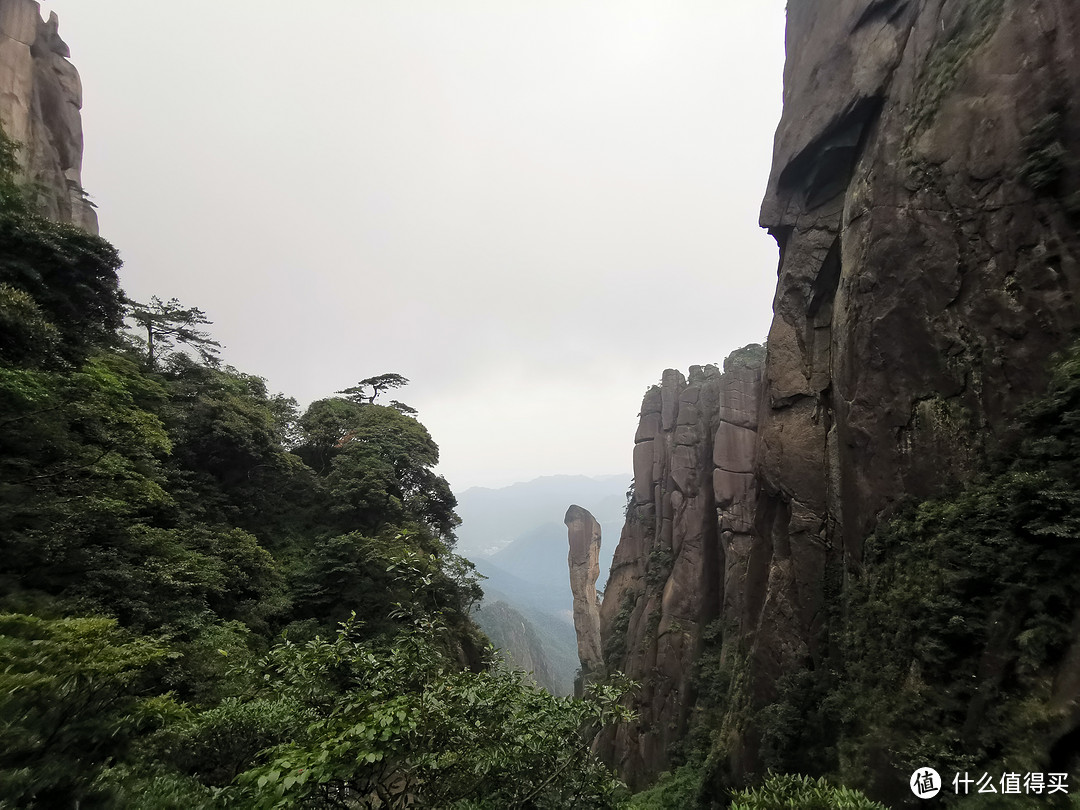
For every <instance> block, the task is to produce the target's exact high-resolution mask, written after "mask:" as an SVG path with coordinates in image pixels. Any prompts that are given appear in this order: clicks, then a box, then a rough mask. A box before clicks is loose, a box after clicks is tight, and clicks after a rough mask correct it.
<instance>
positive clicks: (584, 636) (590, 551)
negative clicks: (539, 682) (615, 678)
mask: <svg viewBox="0 0 1080 810" xmlns="http://www.w3.org/2000/svg"><path fill="white" fill-rule="evenodd" d="M563 523H565V524H566V532H567V539H568V540H569V542H570V553H569V554H568V555H567V563H568V564H569V566H570V590H571V591H573V594H574V630H575V631H577V642H578V659H579V660H580V661H581V677H580V678H579V679H578V681H577V683H575V685H574V691H575V692H576V693H577V695H578V697H581V693H582V690H583V688H584V685H585V683H587V682H588V681H590V680H594V679H596V678H602V677H604V660H603V655H602V654H601V648H600V599H599V597H598V596H597V594H596V578H597V577H598V576H599V575H600V524H599V523H597V522H596V518H594V517H593V516H592V513H591V512H590V511H589V510H588V509H583V508H581V507H580V506H576V505H572V506H571V507H570V508H569V509H567V510H566V517H565V518H564V519H563Z"/></svg>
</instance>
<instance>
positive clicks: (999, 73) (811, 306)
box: [714, 0, 1080, 776]
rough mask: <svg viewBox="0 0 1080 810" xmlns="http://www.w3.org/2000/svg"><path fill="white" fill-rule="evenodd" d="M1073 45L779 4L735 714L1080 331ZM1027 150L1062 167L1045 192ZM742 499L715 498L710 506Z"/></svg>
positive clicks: (1021, 9)
mask: <svg viewBox="0 0 1080 810" xmlns="http://www.w3.org/2000/svg"><path fill="white" fill-rule="evenodd" d="M1078 26H1080V8H1078V7H1077V6H1076V5H1075V4H1072V3H1068V2H1065V0H1033V2H1031V3H1025V4H1019V3H1009V2H1001V3H975V2H963V1H962V2H945V0H929V2H925V3H913V2H904V0H901V1H900V2H877V0H801V2H797V3H796V2H792V3H789V4H788V31H787V63H786V66H785V72H784V76H785V78H784V85H785V88H784V100H785V104H784V113H783V117H782V120H781V122H780V125H779V128H778V131H777V134H776V138H775V144H774V150H775V151H774V162H773V169H772V175H771V178H770V181H769V189H768V193H767V195H766V197H765V200H764V203H763V205H762V212H761V221H762V224H763V225H764V226H765V227H767V228H768V229H769V230H770V232H771V233H772V234H773V235H774V236H775V238H776V240H777V242H778V244H779V246H780V253H781V262H780V268H779V278H778V283H777V290H776V296H775V299H774V312H775V317H774V320H773V325H772V328H771V330H770V334H769V354H768V361H767V365H766V370H765V390H766V394H765V407H764V409H763V410H762V412H761V422H760V425H759V447H758V454H757V462H756V463H757V467H756V473H757V483H758V486H759V488H760V492H759V494H758V496H757V501H756V504H755V509H754V527H755V528H754V536H753V541H752V544H751V545H750V547H749V548H746V546H745V543H744V542H743V541H741V540H740V539H739V538H738V536H737V535H736V534H735V533H732V534H731V535H727V534H724V535H723V538H724V543H725V551H726V554H727V557H728V559H729V561H730V559H731V558H732V557H733V556H740V557H741V558H742V561H743V562H742V563H740V564H745V565H746V566H747V567H746V569H745V575H744V576H745V582H744V585H743V586H742V587H743V588H744V589H745V596H746V598H745V599H743V600H741V602H740V600H738V599H732V598H726V599H725V608H724V609H725V612H728V611H731V613H730V615H731V617H732V618H738V617H739V616H741V617H742V618H741V619H740V620H739V621H740V624H738V625H737V626H739V627H740V629H739V632H737V633H736V634H735V635H734V636H733V638H732V643H738V644H741V645H743V646H744V647H745V646H749V647H750V649H751V655H750V659H749V661H748V663H747V667H748V680H747V684H748V693H749V694H748V698H749V703H748V705H749V706H750V708H751V710H754V709H758V708H761V707H763V706H764V705H766V704H767V703H768V702H769V701H770V700H771V699H772V698H773V697H774V696H775V694H776V682H777V679H778V677H779V675H780V673H781V672H784V671H790V670H791V669H792V668H794V667H799V666H803V665H804V664H805V662H806V661H808V660H809V661H812V662H814V665H815V666H816V665H819V664H821V663H822V661H821V659H822V657H823V656H825V655H826V654H827V650H824V649H819V647H818V639H822V638H826V637H828V634H827V633H823V632H821V630H822V628H821V627H820V626H819V625H820V622H822V621H823V620H824V619H823V617H825V616H827V615H829V613H830V611H829V610H827V609H826V608H827V605H826V600H827V599H828V598H830V597H829V596H828V594H829V591H828V588H827V587H826V582H825V580H826V576H827V572H828V571H829V570H833V571H842V570H843V569H844V567H854V566H857V565H858V564H859V562H860V557H861V553H862V544H863V541H864V539H865V538H866V537H867V535H868V534H869V532H870V531H871V529H872V527H873V526H874V525H875V523H876V521H877V520H878V517H879V515H881V514H882V513H883V512H884V511H885V510H886V509H888V508H889V506H890V504H892V503H893V502H894V501H895V499H896V498H898V497H899V496H901V495H914V496H917V497H918V496H926V495H930V494H933V493H935V492H937V491H938V490H940V489H941V488H943V487H948V486H951V485H953V484H955V483H956V482H958V481H963V480H965V479H967V478H969V477H970V476H971V475H972V474H973V472H974V465H975V459H977V458H978V457H979V456H980V454H981V453H982V451H983V450H985V449H989V447H990V443H992V442H993V441H994V440H995V437H996V436H997V435H999V434H1000V433H1001V431H1002V429H1003V427H1004V426H1005V424H1006V422H1007V419H1008V418H1009V415H1010V414H1012V413H1013V412H1015V410H1016V408H1017V407H1018V406H1019V405H1020V404H1021V403H1022V402H1023V401H1024V400H1025V399H1026V398H1028V397H1029V396H1031V394H1032V393H1033V392H1034V391H1037V390H1039V389H1040V387H1041V386H1042V384H1043V381H1044V378H1045V359H1046V358H1047V357H1048V356H1049V355H1050V354H1052V353H1053V352H1054V351H1055V350H1056V349H1058V348H1060V347H1061V346H1062V345H1063V344H1064V343H1065V341H1066V340H1068V339H1069V336H1070V335H1071V334H1074V333H1075V330H1076V329H1077V328H1078V327H1080V308H1078V307H1077V304H1076V300H1077V296H1078V294H1080V237H1078V232H1077V227H1076V224H1077V220H1076V217H1077V202H1076V201H1077V199H1080V196H1078V195H1080V161H1078V160H1077V159H1076V155H1077V152H1078V151H1080V145H1078V143H1077V140H1078V137H1080V136H1078V135H1077V133H1080V107H1078V106H1077V105H1076V104H1075V103H1073V100H1074V99H1075V98H1076V97H1077V95H1078V91H1080V49H1078V43H1077V41H1076V38H1075V37H1074V36H1073V35H1072V33H1071V32H1073V31H1075V30H1078ZM1047 122H1049V124H1050V125H1052V126H1051V129H1050V131H1049V134H1048V135H1047V136H1046V138H1047V139H1048V140H1047V141H1046V143H1043V144H1041V146H1040V145H1038V144H1034V143H1033V142H1031V140H1030V136H1031V133H1032V132H1034V131H1036V130H1037V128H1038V125H1040V124H1042V125H1044V128H1045V126H1046V125H1048V123H1047ZM1038 148H1043V149H1048V150H1049V153H1058V154H1062V155H1064V157H1063V158H1062V159H1061V161H1060V162H1059V164H1058V165H1057V166H1056V168H1054V171H1055V172H1056V174H1055V175H1053V176H1052V178H1051V179H1050V180H1045V179H1044V180H1038V179H1033V178H1032V176H1031V175H1030V166H1031V162H1032V160H1034V158H1035V150H1037V149H1038ZM739 484H740V482H739V481H737V480H735V479H734V478H729V477H727V476H723V475H716V476H714V488H715V492H716V495H717V499H718V503H722V502H725V501H726V500H727V499H730V498H733V497H735V493H736V492H737V491H738V489H739ZM734 576H736V568H733V567H732V566H731V565H730V564H729V566H728V569H727V579H726V580H725V596H726V597H727V596H728V594H729V591H730V589H731V588H732V587H733V586H732V584H731V578H732V577H734ZM759 583H760V584H759ZM1078 691H1080V690H1078ZM756 746H757V741H756V740H755V739H754V735H753V732H752V730H749V731H748V732H747V733H746V734H744V736H743V738H742V739H740V740H739V742H738V744H737V745H734V746H733V749H732V750H733V751H735V752H737V756H733V759H732V762H731V763H730V766H731V770H732V771H733V773H734V774H735V775H736V776H738V775H739V774H745V773H748V772H753V771H755V770H757V768H758V764H759V763H758V762H757V760H756V751H757V747H756Z"/></svg>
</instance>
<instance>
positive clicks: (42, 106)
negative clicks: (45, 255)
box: [0, 0, 97, 233]
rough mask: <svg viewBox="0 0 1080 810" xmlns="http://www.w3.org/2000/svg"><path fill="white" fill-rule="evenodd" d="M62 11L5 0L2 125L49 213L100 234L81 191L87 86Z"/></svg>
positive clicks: (0, 6) (0, 27) (1, 16)
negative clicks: (65, 35)
mask: <svg viewBox="0 0 1080 810" xmlns="http://www.w3.org/2000/svg"><path fill="white" fill-rule="evenodd" d="M58 28H59V23H58V20H57V17H56V14H51V15H50V16H49V19H48V20H47V21H46V20H43V19H42V18H41V12H40V7H39V6H38V4H37V3H36V2H33V0H0V126H2V127H3V130H4V132H5V133H6V134H7V135H8V136H9V137H10V138H12V139H14V140H15V141H17V142H18V143H19V144H21V148H20V151H19V155H18V158H19V162H20V165H21V166H22V169H23V174H24V177H25V179H26V180H27V181H28V183H29V185H30V187H31V188H32V189H33V193H34V195H35V197H36V202H37V205H38V207H39V209H40V212H41V213H42V215H43V216H46V217H48V218H50V219H53V220H57V221H60V222H70V223H72V224H74V225H78V226H79V227H81V228H84V229H85V230H88V231H90V232H92V233H97V215H96V214H95V213H94V209H93V207H92V206H91V205H90V203H89V202H88V201H87V199H86V195H85V193H84V192H83V188H82V179H81V173H82V151H83V137H82V119H81V116H80V113H79V111H80V109H81V108H82V83H81V82H80V80H79V73H78V71H76V70H75V68H74V66H73V65H72V64H71V63H70V62H69V61H68V57H69V56H70V52H69V50H68V46H67V45H66V44H65V43H64V41H63V40H62V39H61V38H60V34H59V30H58Z"/></svg>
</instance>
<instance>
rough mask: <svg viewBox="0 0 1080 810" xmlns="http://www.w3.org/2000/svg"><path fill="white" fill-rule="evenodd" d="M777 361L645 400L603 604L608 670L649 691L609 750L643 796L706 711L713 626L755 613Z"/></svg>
mask: <svg viewBox="0 0 1080 810" xmlns="http://www.w3.org/2000/svg"><path fill="white" fill-rule="evenodd" d="M764 354H765V350H764V348H763V347H762V346H756V345H755V346H748V347H746V348H745V349H740V350H739V351H738V352H735V353H734V354H732V356H731V357H729V358H728V360H727V362H725V364H724V370H723V371H722V372H721V370H720V369H718V368H717V367H716V366H704V367H702V366H693V367H692V368H691V369H690V376H689V379H687V378H686V377H684V376H683V375H682V374H681V373H680V372H678V371H675V370H673V369H668V370H667V371H665V372H664V374H663V378H662V380H661V383H660V385H658V386H654V387H652V388H650V389H649V390H648V391H647V392H646V393H645V398H644V400H643V402H642V404H641V414H640V422H639V426H638V431H637V435H636V438H635V445H634V489H633V494H632V498H631V502H630V504H629V505H628V508H627V520H626V524H625V525H624V527H623V530H622V535H621V537H620V539H619V545H618V547H617V548H616V551H615V557H614V560H613V562H612V566H611V574H610V577H609V579H608V584H607V588H606V589H605V592H604V601H603V604H602V605H601V614H600V619H601V632H602V635H603V643H604V658H605V664H606V666H607V669H608V671H612V670H619V671H622V672H624V673H626V674H627V675H628V676H630V677H631V678H632V679H634V680H635V681H637V682H638V683H639V684H641V688H640V689H639V690H637V691H636V692H635V693H634V694H633V701H634V704H633V705H634V708H635V709H636V710H637V712H638V713H639V716H640V721H639V722H638V723H637V724H636V725H634V726H629V725H624V726H619V727H617V728H616V729H615V730H614V731H612V732H608V733H606V734H604V735H602V736H601V737H600V739H599V740H598V741H597V749H598V750H599V751H600V752H601V753H602V754H603V755H604V756H606V757H607V758H608V759H609V761H611V762H613V763H615V764H617V766H618V768H619V771H620V773H621V774H622V776H623V778H624V779H626V780H627V781H628V782H629V783H630V785H631V786H632V787H635V788H637V787H641V786H643V785H645V784H647V783H648V782H649V781H650V780H651V779H652V778H653V777H655V776H656V775H657V774H658V773H660V772H661V771H663V770H665V769H667V768H668V766H669V764H670V762H669V759H668V755H669V752H670V749H671V746H672V745H673V744H674V743H676V742H677V741H678V740H680V739H681V738H682V737H683V736H684V735H685V733H686V731H687V728H688V724H689V721H690V714H691V711H692V709H693V706H694V682H693V668H694V661H695V660H696V658H697V656H698V654H699V653H700V651H701V647H702V636H703V633H704V632H705V630H706V627H707V626H708V625H709V623H710V622H712V621H714V620H717V619H719V618H721V617H722V616H724V615H725V614H728V613H732V614H734V613H738V612H740V611H742V610H744V606H745V604H746V579H745V569H746V555H747V554H748V553H749V548H750V542H749V532H750V528H751V524H752V522H753V497H754V494H755V492H756V488H755V486H754V475H753V466H754V454H755V452H756V429H757V425H758V406H759V402H760V391H761V384H762V373H763V370H764Z"/></svg>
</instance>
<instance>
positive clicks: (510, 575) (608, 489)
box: [457, 474, 631, 694]
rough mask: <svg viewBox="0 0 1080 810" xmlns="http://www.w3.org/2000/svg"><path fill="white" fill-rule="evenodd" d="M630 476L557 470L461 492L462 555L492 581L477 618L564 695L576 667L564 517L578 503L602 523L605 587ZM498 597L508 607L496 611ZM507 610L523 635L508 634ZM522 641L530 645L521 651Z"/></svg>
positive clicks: (511, 652) (601, 579)
mask: <svg viewBox="0 0 1080 810" xmlns="http://www.w3.org/2000/svg"><path fill="white" fill-rule="evenodd" d="M630 480H631V476H630V475H628V474H627V475H606V476H599V477H595V478H591V477H588V476H584V475H552V476H544V477H542V478H536V479H534V480H532V481H526V482H521V483H516V484H512V485H510V486H507V487H503V488H500V489H489V488H486V487H473V488H470V489H467V490H465V491H464V492H462V493H461V494H460V495H459V496H458V510H457V511H458V514H459V515H460V516H461V518H462V525H461V527H460V528H459V529H458V532H457V535H458V552H459V553H461V554H462V555H464V556H466V557H468V558H470V559H471V560H472V561H473V562H474V564H475V565H476V568H477V570H478V571H479V572H480V573H481V574H482V575H483V576H485V577H486V578H487V579H486V580H485V581H484V583H483V586H484V592H485V599H484V604H483V606H482V608H481V610H480V612H479V613H478V614H477V617H476V618H477V621H478V622H479V623H480V625H481V627H483V628H484V630H485V631H486V632H488V634H489V636H490V637H491V638H492V641H493V642H496V644H497V646H499V642H501V644H502V647H503V648H504V649H505V651H506V653H507V655H508V658H509V659H510V660H511V661H515V662H518V663H521V662H525V661H529V662H532V663H534V664H535V665H536V680H537V681H538V682H541V683H542V684H543V685H544V686H548V684H551V685H552V686H553V687H554V689H553V691H557V692H558V693H560V694H569V692H570V691H571V689H572V687H573V681H574V675H575V673H576V670H577V666H578V660H577V641H576V637H575V635H574V625H573V594H572V593H571V591H570V573H569V568H568V566H567V552H568V550H569V547H568V545H567V535H566V526H565V525H564V524H563V516H564V515H565V514H566V510H567V508H568V507H569V506H570V504H572V503H577V504H580V505H582V506H584V507H586V508H588V509H589V510H590V511H591V512H592V513H593V514H594V515H595V516H596V519H597V521H599V523H600V524H601V527H602V529H601V531H602V533H603V534H602V541H601V543H602V544H601V551H600V567H601V572H600V577H599V580H598V582H597V585H598V586H599V587H603V585H604V582H605V581H606V580H607V571H608V568H609V567H610V565H611V558H612V555H613V554H614V552H615V546H616V545H617V544H618V541H619V533H620V531H621V529H622V524H623V521H624V516H625V510H626V488H627V484H628V483H629V482H630ZM500 601H501V602H504V603H505V606H502V607H500V608H498V609H495V610H492V609H491V608H492V607H493V606H494V604H495V603H496V602H500ZM507 608H508V609H510V610H512V611H515V612H516V613H517V614H520V617H521V618H522V619H523V620H524V621H525V623H526V625H528V626H527V627H526V628H524V629H523V630H522V632H520V633H519V632H505V631H504V628H503V627H502V624H503V622H502V621H501V620H502V619H503V618H505V617H506V616H507V615H509V613H508V611H507ZM485 614H486V615H485ZM530 631H531V632H530ZM496 637H498V641H497V640H496ZM524 639H527V640H528V642H529V643H528V648H527V649H526V648H522V649H515V648H514V646H513V645H515V644H517V642H518V641H522V640H524ZM541 673H543V674H541ZM548 688H552V687H551V686H548Z"/></svg>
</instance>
